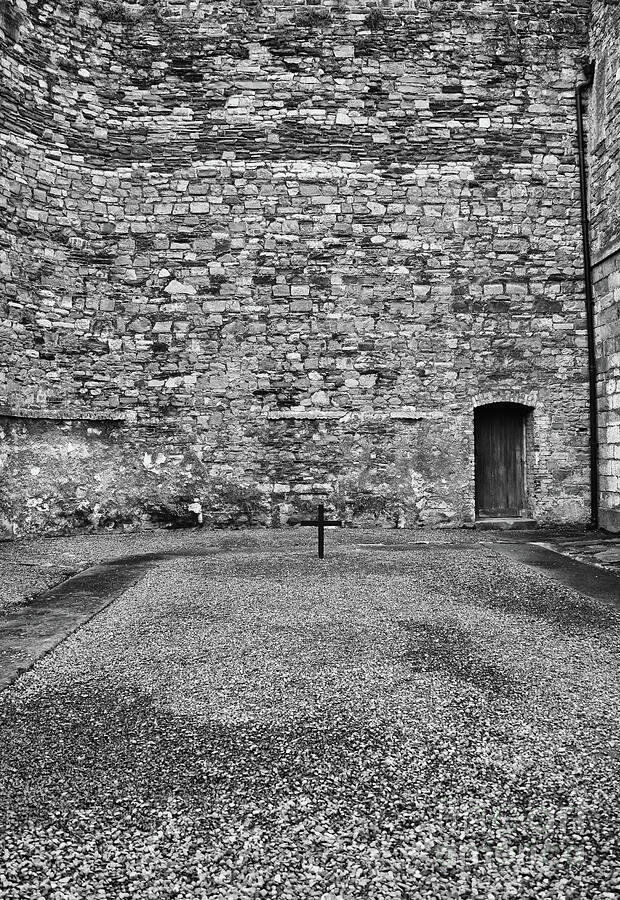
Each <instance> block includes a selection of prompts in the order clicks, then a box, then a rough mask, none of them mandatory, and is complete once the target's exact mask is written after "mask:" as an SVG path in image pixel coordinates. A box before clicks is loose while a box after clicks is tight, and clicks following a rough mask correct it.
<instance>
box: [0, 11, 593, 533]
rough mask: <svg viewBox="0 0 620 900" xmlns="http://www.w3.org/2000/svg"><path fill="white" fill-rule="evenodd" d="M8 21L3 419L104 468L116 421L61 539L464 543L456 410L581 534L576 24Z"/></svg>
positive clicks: (248, 17) (209, 15)
mask: <svg viewBox="0 0 620 900" xmlns="http://www.w3.org/2000/svg"><path fill="white" fill-rule="evenodd" d="M2 16H3V21H2V28H0V40H1V42H2V43H1V44H0V65H1V67H2V71H1V78H0V116H1V118H2V128H1V130H0V158H1V159H2V160H3V165H2V168H1V169H0V215H1V218H0V272H1V274H2V282H1V283H0V292H3V295H2V297H1V302H2V307H1V313H0V316H1V329H2V330H1V332H0V360H1V361H2V363H3V365H2V371H1V372H0V403H2V404H3V407H2V409H3V411H4V412H5V414H7V415H9V416H13V417H20V416H21V417H24V419H23V421H22V425H21V426H20V427H17V426H13V427H14V429H17V433H18V436H17V437H13V438H12V439H11V440H13V441H17V440H19V441H20V442H22V445H23V443H24V442H27V440H28V434H30V433H31V430H32V427H33V426H32V424H26V425H24V421H25V420H26V419H27V420H28V422H30V423H31V419H32V417H39V418H40V419H41V420H42V421H43V422H44V423H45V422H47V423H49V422H53V421H62V422H65V423H69V424H66V425H65V426H63V427H66V428H70V429H74V430H75V429H76V428H78V430H80V429H81V430H80V440H82V439H83V440H84V441H86V442H88V441H89V440H91V438H92V439H93V440H94V439H95V438H96V442H97V446H96V447H95V446H93V448H92V454H91V455H92V458H93V459H94V460H98V459H100V453H99V450H98V447H99V444H100V442H101V441H102V440H103V438H102V437H101V436H98V435H90V436H89V428H88V424H87V423H88V420H89V419H93V418H94V419H96V420H100V421H103V420H106V419H108V418H110V417H113V418H115V419H116V420H117V423H119V422H120V423H121V424H116V425H115V426H114V429H113V432H114V435H113V438H112V437H110V436H108V437H109V440H110V441H112V442H113V444H114V447H115V448H117V449H116V450H115V453H116V455H115V457H114V458H115V470H116V473H117V474H116V478H111V479H108V480H107V499H106V498H104V497H102V496H101V495H100V494H99V493H97V491H96V490H94V489H93V488H92V485H91V482H90V480H89V479H88V478H85V479H84V480H83V483H81V484H80V485H77V487H82V488H84V491H85V493H84V496H83V497H82V498H81V502H82V507H83V509H82V513H80V515H82V514H86V515H88V512H86V513H84V510H88V509H90V510H91V513H92V512H93V511H94V510H95V506H97V510H96V515H100V516H101V521H105V522H112V521H113V520H114V518H115V513H114V510H120V512H119V520H120V521H123V520H124V518H123V517H125V518H126V517H129V518H132V517H133V518H134V519H141V518H144V517H145V516H149V515H151V512H150V511H151V510H153V509H154V508H155V507H157V504H158V503H159V504H160V506H164V507H165V508H166V509H168V510H169V512H170V515H171V516H173V515H178V516H180V517H181V518H183V517H184V516H187V514H188V510H189V511H190V512H191V514H192V515H198V513H197V512H196V510H197V509H199V508H201V509H202V511H203V518H204V521H206V522H213V523H215V524H230V523H247V522H248V521H250V522H254V523H256V522H259V523H265V524H278V523H283V522H286V521H287V520H289V519H290V518H291V517H292V516H294V515H295V514H298V513H305V512H306V511H307V510H308V509H309V507H310V506H313V505H314V504H315V503H316V501H317V499H319V498H321V497H324V498H326V499H327V500H328V501H329V502H330V503H331V504H332V506H333V507H334V508H335V509H337V510H338V511H339V512H340V513H341V514H343V515H345V516H347V517H348V518H351V519H355V520H359V521H377V522H380V523H382V524H391V525H397V524H399V525H414V524H459V523H463V522H470V521H472V519H473V516H474V461H473V410H474V408H475V406H476V405H477V404H480V403H485V402H495V401H501V400H511V401H515V402H519V403H525V404H527V405H529V406H531V407H532V409H533V413H532V419H533V429H532V440H531V460H530V462H531V467H532V476H531V483H530V485H529V490H530V500H531V509H530V512H531V514H532V515H533V516H535V517H536V518H538V519H539V520H540V521H543V522H544V521H585V520H587V518H588V515H589V510H588V477H589V476H588V430H587V372H586V355H585V347H586V338H585V320H584V304H583V281H582V274H581V270H580V218H579V200H578V197H579V195H578V177H577V160H576V128H575V111H574V99H573V90H574V83H575V81H576V80H577V78H578V77H579V72H580V60H581V58H582V57H583V56H584V54H585V53H586V52H587V24H588V3H587V2H586V0H573V2H567V0H553V2H550V0H533V2H529V3H527V4H526V3H517V2H513V0H493V2H490V0H480V2H471V0H467V2H456V0H450V2H447V0H446V2H435V0H433V2H431V0H416V2H415V3H414V2H412V0H407V2H399V0H394V3H393V4H391V5H389V8H388V7H386V8H385V9H381V10H380V9H377V8H376V7H374V6H370V4H368V5H364V4H363V3H357V2H355V3H353V2H345V0H339V2H334V3H333V4H327V3H323V4H321V5H319V4H313V5H310V4H308V5H307V6H305V5H303V4H300V3H297V4H290V3H289V4H274V3H271V2H265V3H262V4H261V3H260V2H254V0H240V2H224V0H222V2H217V3H215V2H206V0H204V2H203V0H200V2H191V3H190V2H182V0H174V2H173V0H169V2H165V0H145V2H142V3H134V4H128V3H123V2H117V0H96V2H95V0H84V2H80V3H72V2H69V0H63V2H59V0H53V2H52V0H7V2H6V3H5V4H4V5H3V13H2ZM79 422H82V425H80V426H78V425H76V424H75V423H79ZM70 423H74V424H73V425H71V424H70ZM85 423H86V424H85ZM45 427H46V428H47V430H48V431H49V430H50V428H51V431H52V432H54V434H57V433H60V432H59V428H60V426H56V425H54V426H49V424H48V425H46V426H45ZM29 429H30V430H29ZM63 433H64V434H66V432H63ZM54 439H55V438H54ZM106 440H108V438H106ZM90 452H91V451H89V453H90ZM26 462H27V463H28V464H30V460H27V461H26ZM26 462H25V463H24V464H26ZM56 462H57V464H60V462H59V460H58V459H57V461H56ZM37 465H38V463H37V464H35V465H34V468H36V467H37ZM67 465H69V466H70V461H69V462H68V463H67ZM32 467H33V466H31V468H32ZM106 471H107V470H106ZM106 477H107V476H106ZM18 480H19V479H18ZM27 481H28V479H27V478H26V480H25V481H24V480H23V479H22V481H21V482H20V485H21V486H20V488H19V491H18V492H17V493H18V494H19V498H18V500H17V501H16V502H12V503H11V504H10V505H9V506H8V507H7V510H8V512H7V510H5V519H6V520H7V521H9V520H10V521H11V522H12V523H13V525H14V526H15V527H17V528H18V529H23V530H25V529H27V528H29V527H35V525H34V524H33V525H32V526H30V525H29V524H28V522H29V521H30V520H28V519H27V518H24V517H22V518H20V517H19V516H18V515H17V513H16V509H17V508H25V507H23V504H22V500H23V502H27V501H28V500H30V501H32V502H33V503H35V506H36V502H38V501H39V500H41V497H40V496H39V494H38V491H39V490H40V487H39V485H38V483H37V482H36V480H35V481H32V482H31V483H30V487H28V485H27ZM10 483H12V484H14V483H16V482H15V478H14V477H13V476H12V480H11V482H10ZM73 487H75V485H74V486H72V488H71V490H73ZM24 491H25V493H23V496H22V493H20V492H24ZM29 492H30V494H31V496H27V495H28V493H29ZM35 501H36V502H35ZM89 504H90V506H89ZM106 504H107V505H106ZM37 508H38V507H37ZM16 516H17V518H16ZM44 518H45V517H39V518H38V519H37V521H36V527H42V525H43V524H45V525H46V527H50V528H53V527H56V526H57V525H58V524H60V523H61V518H59V517H58V516H57V515H56V514H55V513H54V512H53V511H52V507H50V514H49V516H48V518H47V520H46V522H45V523H44V522H43V519H44ZM62 521H63V522H64V521H65V520H62ZM76 521H77V520H76Z"/></svg>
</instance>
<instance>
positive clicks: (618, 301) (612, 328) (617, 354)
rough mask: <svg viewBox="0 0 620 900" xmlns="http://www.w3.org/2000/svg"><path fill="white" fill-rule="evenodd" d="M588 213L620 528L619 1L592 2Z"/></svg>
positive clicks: (606, 453) (608, 480) (611, 496)
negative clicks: (591, 89)
mask: <svg viewBox="0 0 620 900" xmlns="http://www.w3.org/2000/svg"><path fill="white" fill-rule="evenodd" d="M592 56H593V59H594V60H595V63H596V69H595V80H594V86H593V91H592V96H591V98H590V105H589V138H590V218H591V227H592V244H593V247H592V249H593V254H592V258H593V265H594V270H593V275H594V278H593V280H594V290H595V301H596V334H597V357H598V380H599V413H600V430H599V439H600V445H599V446H600V460H601V463H600V466H601V473H600V489H601V511H600V520H601V524H602V525H603V527H605V528H608V529H610V530H613V531H620V6H619V5H618V4H617V3H611V2H609V0H607V2H602V0H597V2H595V4H594V7H593V28H592Z"/></svg>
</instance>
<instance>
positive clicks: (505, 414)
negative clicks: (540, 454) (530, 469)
mask: <svg viewBox="0 0 620 900" xmlns="http://www.w3.org/2000/svg"><path fill="white" fill-rule="evenodd" d="M526 412H527V410H526V408H525V407H523V406H519V405H518V404H516V403H493V404H490V405H489V406H481V407H480V408H479V409H477V410H476V411H475V414H474V438H475V453H476V515H478V516H481V517H485V516H487V517H502V516H507V517H513V516H524V515H527V510H526V508H525V507H526V501H525V478H524V459H523V456H524V450H523V448H524V434H525V414H526Z"/></svg>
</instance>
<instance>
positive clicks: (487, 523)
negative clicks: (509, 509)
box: [474, 518, 538, 531]
mask: <svg viewBox="0 0 620 900" xmlns="http://www.w3.org/2000/svg"><path fill="white" fill-rule="evenodd" d="M537 527H538V523H537V522H536V519H523V518H514V519H508V518H506V519H476V521H475V522H474V528H477V529H478V530H479V531H495V530H497V529H499V530H501V531H531V530H534V529H535V528H537Z"/></svg>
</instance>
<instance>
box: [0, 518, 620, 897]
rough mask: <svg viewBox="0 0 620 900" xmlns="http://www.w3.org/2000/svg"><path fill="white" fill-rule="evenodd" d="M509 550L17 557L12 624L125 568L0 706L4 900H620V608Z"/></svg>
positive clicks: (195, 542)
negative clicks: (47, 601)
mask: <svg viewBox="0 0 620 900" xmlns="http://www.w3.org/2000/svg"><path fill="white" fill-rule="evenodd" d="M512 537H513V536H511V535H506V534H504V535H499V536H492V537H491V538H489V536H488V535H482V534H477V533H475V532H424V533H422V534H421V533H419V532H402V531H399V532H396V531H358V530H355V531H353V530H351V531H349V530H347V531H343V532H340V531H337V530H336V529H332V530H330V532H329V533H328V535H327V538H326V545H327V556H326V559H325V560H323V561H322V562H319V561H318V560H317V559H316V558H315V555H314V554H315V547H314V535H313V534H312V533H311V530H310V529H303V530H302V529H294V530H291V531H278V532H263V531H256V532H254V531H251V532H238V533H225V532H219V533H214V532H173V533H166V532H150V533H146V534H144V533H143V534H127V535H120V536H117V535H114V534H110V535H103V536H99V537H96V536H80V537H75V538H56V539H50V540H42V541H19V542H15V543H12V544H8V545H4V547H3V548H2V549H0V556H2V557H3V559H4V566H5V569H4V571H5V573H6V584H7V585H10V590H9V588H8V587H7V589H6V591H5V594H4V598H3V599H4V606H5V612H6V614H7V621H9V620H11V617H12V616H15V615H17V614H18V612H19V610H21V609H27V608H29V607H36V608H38V607H37V602H38V601H36V600H35V601H33V602H32V603H31V604H28V605H27V606H26V607H24V606H23V598H24V597H27V596H32V595H33V594H36V593H38V592H40V591H42V590H45V589H46V588H48V587H50V586H52V585H53V584H55V583H57V582H58V581H59V580H61V579H62V578H63V577H67V575H69V574H70V573H72V572H76V571H79V570H81V569H84V568H85V567H87V566H89V565H92V564H96V563H99V562H101V561H102V560H105V559H110V558H112V557H127V556H132V557H133V561H130V563H128V564H126V565H125V568H123V567H122V566H121V567H117V571H120V572H121V574H122V577H121V578H120V580H119V579H118V578H117V580H116V581H114V579H112V578H111V575H110V572H109V571H108V570H107V569H100V570H99V569H97V570H95V576H94V577H93V578H91V580H90V581H86V580H84V579H82V580H81V581H80V579H78V580H77V581H76V582H73V583H74V584H78V585H79V590H78V588H76V589H75V591H74V594H73V596H74V600H76V598H77V599H78V600H80V602H81V598H83V597H85V596H86V594H87V593H88V591H90V592H91V593H93V595H95V594H96V593H97V591H98V590H99V591H100V595H101V596H100V598H99V599H100V601H101V602H100V604H99V607H97V609H98V612H97V614H96V615H95V616H94V617H93V618H92V619H91V620H90V621H88V622H86V623H85V624H83V625H82V627H80V628H79V629H78V630H76V631H74V632H73V633H72V634H70V635H69V636H68V637H67V638H66V639H65V640H64V641H62V642H61V643H60V644H58V646H56V647H55V649H53V651H52V652H50V653H48V654H47V655H46V656H45V657H44V658H42V659H41V660H40V661H39V662H38V663H37V664H36V665H35V666H34V667H33V668H32V669H30V671H27V672H26V673H25V674H23V675H21V677H20V678H18V679H17V680H16V681H15V682H14V683H13V684H12V685H11V686H10V687H8V688H6V689H5V690H4V691H3V692H2V693H1V694H0V731H1V740H0V797H1V798H2V800H1V802H2V809H3V821H2V825H1V830H2V837H1V840H0V855H1V858H2V864H0V897H2V898H5V897H6V898H29V900H30V898H33V900H37V898H39V897H45V898H58V900H65V898H84V900H86V898H88V900H91V898H106V900H107V898H117V897H118V898H125V897H137V898H143V897H144V898H167V897H178V898H194V897H198V898H223V900H234V898H241V897H248V898H259V897H267V898H271V897H273V898H278V897H291V898H300V900H301V898H321V900H354V898H355V900H357V898H402V900H410V898H411V900H415V898H425V900H426V898H428V900H431V898H439V900H441V898H457V897H463V898H470V897H480V898H485V900H486V898H488V900H493V898H496V900H499V898H518V900H520V898H524V897H540V898H554V900H556V898H557V900H561V898H580V900H581V898H593V900H597V898H605V900H611V898H615V897H618V896H620V867H619V865H618V859H619V858H620V841H619V837H618V836H619V835H620V779H619V777H618V776H619V774H620V727H619V725H618V722H619V721H620V715H619V713H620V692H619V690H618V684H619V683H620V682H619V677H618V676H619V668H620V665H619V664H620V612H619V611H618V608H617V607H616V606H614V604H613V603H602V602H598V601H596V600H593V599H588V598H586V597H585V596H583V595H581V594H578V593H575V592H574V591H572V590H570V589H569V588H567V587H565V586H563V585H561V584H559V583H557V582H556V581H554V580H551V579H550V578H548V577H547V576H546V575H545V574H544V573H541V572H537V571H535V570H533V569H532V568H529V567H526V566H524V565H523V564H522V563H520V562H519V561H516V560H514V559H512V558H510V556H506V555H505V554H504V553H503V552H499V551H500V550H501V548H500V547H499V545H498V544H497V540H501V541H503V540H505V539H508V538H510V539H512ZM535 539H536V540H537V541H543V542H546V539H545V538H543V537H540V536H537V537H536V538H535ZM515 540H518V539H517V538H515ZM523 540H525V538H524V539H523ZM560 540H565V541H568V542H569V543H570V541H571V540H585V537H584V536H579V535H577V536H575V535H573V536H571V535H564V536H561V535H560V536H558V535H556V536H555V537H554V541H556V542H559V541H560ZM600 540H601V541H602V542H605V541H606V539H605V538H604V537H602V536H601V538H600ZM582 549H583V548H581V549H580V550H579V552H580V553H581V552H582ZM608 549H609V547H608ZM558 551H560V552H564V551H563V550H562V548H561V547H559V545H554V552H555V553H556V554H557V552H558ZM602 552H604V551H602ZM145 555H146V558H145ZM20 563H21V564H22V565H20ZM31 563H34V564H32V565H29V564H31ZM22 569H23V570H26V571H25V572H22V571H21V570H22ZM110 571H111V570H110ZM98 573H101V574H98ZM106 573H107V574H106ZM123 573H124V574H123ZM123 578H124V579H125V580H123ZM106 579H107V580H106ZM134 582H135V583H134ZM106 591H107V592H108V594H107V595H106ZM59 596H60V595H59ZM619 599H620V598H619ZM110 601H111V602H110ZM76 602H77V600H76ZM106 603H108V605H107V606H106V605H105V604H106ZM93 609H95V608H93ZM95 611H97V610H96V609H95Z"/></svg>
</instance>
